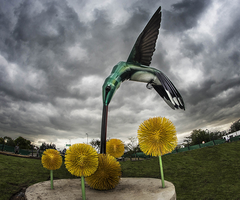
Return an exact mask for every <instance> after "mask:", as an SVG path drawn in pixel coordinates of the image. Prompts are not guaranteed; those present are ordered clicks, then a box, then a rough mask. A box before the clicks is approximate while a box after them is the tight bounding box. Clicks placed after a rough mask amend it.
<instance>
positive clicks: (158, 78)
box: [102, 61, 184, 109]
mask: <svg viewBox="0 0 240 200" xmlns="http://www.w3.org/2000/svg"><path fill="white" fill-rule="evenodd" d="M125 80H130V81H138V82H143V83H147V88H148V89H151V88H154V89H155V90H156V91H157V92H158V93H159V95H160V96H161V97H162V98H163V99H164V100H165V102H166V103H167V104H168V105H169V106H170V107H171V108H173V109H174V108H178V107H180V108H183V107H184V104H183V103H182V102H183V101H182V99H181V98H179V97H175V96H172V95H171V94H170V93H169V92H168V88H166V89H164V86H163V84H162V83H161V82H163V83H166V82H167V84H168V85H170V87H171V88H172V90H175V91H174V92H175V93H176V94H177V93H178V92H177V90H176V88H175V87H174V85H173V84H172V82H171V81H170V80H169V79H168V78H167V77H166V76H165V75H164V74H163V73H162V72H161V71H159V70H158V69H155V68H152V67H148V66H144V65H140V64H138V65H137V64H134V63H128V62H123V61H121V62H119V63H118V64H117V65H115V66H114V67H113V70H112V72H111V74H110V75H109V76H108V77H107V78H106V80H105V82H104V84H103V90H102V92H103V94H102V96H103V104H104V105H106V106H107V105H108V104H109V103H110V101H111V100H112V97H113V95H114V94H115V92H116V90H117V89H118V88H119V87H120V85H121V83H122V82H124V81H125Z"/></svg>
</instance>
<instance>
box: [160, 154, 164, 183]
mask: <svg viewBox="0 0 240 200" xmlns="http://www.w3.org/2000/svg"><path fill="white" fill-rule="evenodd" d="M159 165H160V172H161V179H162V187H163V188H165V183H164V176H163V167H162V158H161V156H159Z"/></svg>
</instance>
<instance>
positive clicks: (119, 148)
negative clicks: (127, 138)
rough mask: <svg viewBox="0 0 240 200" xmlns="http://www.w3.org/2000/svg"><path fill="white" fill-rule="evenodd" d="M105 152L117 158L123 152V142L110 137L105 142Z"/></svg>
mask: <svg viewBox="0 0 240 200" xmlns="http://www.w3.org/2000/svg"><path fill="white" fill-rule="evenodd" d="M106 150H107V151H106V152H107V154H109V155H111V156H113V157H115V158H119V157H121V156H122V155H123V154H124V144H123V142H122V141H121V140H119V139H111V140H109V141H108V142H107V147H106Z"/></svg>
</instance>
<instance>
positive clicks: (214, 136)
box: [183, 129, 226, 146]
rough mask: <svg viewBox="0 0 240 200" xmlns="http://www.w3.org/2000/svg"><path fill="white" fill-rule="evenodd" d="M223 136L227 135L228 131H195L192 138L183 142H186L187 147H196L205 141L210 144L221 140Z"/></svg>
mask: <svg viewBox="0 0 240 200" xmlns="http://www.w3.org/2000/svg"><path fill="white" fill-rule="evenodd" d="M223 135H226V131H222V132H220V131H215V132H209V131H208V130H202V129H195V130H193V131H192V132H191V135H190V136H188V137H185V140H183V142H186V143H187V144H186V145H188V144H189V145H196V144H200V143H202V142H203V141H204V142H209V141H211V140H218V139H221V138H222V136H223ZM186 145H185V146H186Z"/></svg>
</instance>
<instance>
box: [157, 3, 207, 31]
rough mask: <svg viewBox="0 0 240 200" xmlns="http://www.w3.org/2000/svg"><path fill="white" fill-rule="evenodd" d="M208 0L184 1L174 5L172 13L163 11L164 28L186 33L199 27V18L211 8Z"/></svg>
mask: <svg viewBox="0 0 240 200" xmlns="http://www.w3.org/2000/svg"><path fill="white" fill-rule="evenodd" d="M210 3H211V1H208V0H202V1H199V0H183V1H180V2H179V3H176V4H173V5H172V10H171V11H166V10H165V11H163V20H164V21H165V22H164V23H163V26H162V28H163V29H166V30H168V31H173V32H178V31H185V30H187V29H191V28H193V27H195V26H197V23H198V18H199V17H200V16H201V14H202V13H203V12H204V11H205V9H206V8H207V7H208V6H209V4H210Z"/></svg>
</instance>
